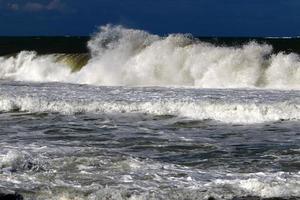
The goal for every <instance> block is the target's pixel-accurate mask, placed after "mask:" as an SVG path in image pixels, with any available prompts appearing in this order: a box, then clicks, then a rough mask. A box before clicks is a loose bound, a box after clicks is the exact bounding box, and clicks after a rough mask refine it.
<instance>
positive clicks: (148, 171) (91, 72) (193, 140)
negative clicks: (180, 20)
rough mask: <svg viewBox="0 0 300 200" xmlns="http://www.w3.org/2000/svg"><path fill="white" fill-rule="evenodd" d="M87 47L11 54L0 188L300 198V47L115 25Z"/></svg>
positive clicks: (35, 194)
mask: <svg viewBox="0 0 300 200" xmlns="http://www.w3.org/2000/svg"><path fill="white" fill-rule="evenodd" d="M66 40H67V39H66ZM261 40H262V39H261ZM284 40H287V41H289V39H284ZM73 42H74V41H73ZM0 43H1V41H0ZM233 43H234V41H233ZM87 46H88V52H81V51H79V50H78V51H71V52H68V51H65V49H64V51H58V50H57V51H55V52H52V53H50V54H49V53H46V54H45V53H43V52H42V53H41V52H39V50H37V51H33V50H32V49H31V48H29V49H30V51H28V49H27V48H24V51H21V52H13V53H11V52H10V53H9V54H7V55H3V56H2V57H0V79H1V80H0V191H3V192H5V193H14V192H17V193H19V194H21V195H22V196H23V197H24V198H25V199H90V200H94V199H95V200H96V199H200V200H201V199H203V200H206V199H212V198H214V199H230V200H231V199H262V198H264V199H267V198H275V197H278V198H281V199H300V131H299V129H300V123H299V120H300V91H299V89H300V57H299V55H298V54H297V53H293V52H288V51H278V49H276V48H275V50H273V46H272V45H270V44H267V43H262V42H257V41H254V40H251V41H250V42H246V43H243V44H238V45H223V44H216V42H213V41H207V40H200V39H197V38H193V37H192V36H191V35H183V34H172V35H169V36H165V37H161V36H157V35H153V34H150V33H148V32H145V31H142V30H133V29H126V28H123V27H121V26H111V25H108V26H104V27H101V29H100V30H99V33H97V34H95V35H94V36H93V37H92V38H91V39H90V40H89V42H88V44H87ZM0 47H1V45H0ZM22 48H23V47H22ZM65 48H66V47H65ZM45 49H46V47H45ZM45 52H47V51H46V50H45Z"/></svg>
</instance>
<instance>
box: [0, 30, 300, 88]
mask: <svg viewBox="0 0 300 200" xmlns="http://www.w3.org/2000/svg"><path fill="white" fill-rule="evenodd" d="M88 47H89V49H90V56H91V58H90V59H89V60H88V61H85V62H82V63H83V64H81V65H79V67H78V66H77V69H78V71H77V70H70V67H68V63H62V62H57V59H54V58H53V55H48V56H37V55H36V54H35V53H32V52H21V53H20V54H19V55H18V56H16V57H10V58H4V57H2V58H0V78H2V79H7V78H11V79H13V80H28V81H59V82H71V83H84V84H94V85H130V86H150V85H151V86H192V87H198V88H280V89H299V86H300V57H299V55H297V54H294V53H291V54H285V53H283V52H280V53H278V54H274V53H272V46H270V45H267V44H258V43H256V42H250V43H248V44H246V45H243V46H238V47H223V46H215V45H212V44H210V43H206V42H201V41H200V40H198V39H196V38H193V37H191V36H190V35H184V34H171V35H169V36H166V37H160V36H157V35H153V34H150V33H148V32H145V31H142V30H135V29H127V28H124V27H122V26H112V25H107V26H103V27H101V28H100V31H99V33H97V34H95V35H94V36H93V37H92V39H91V40H90V41H89V43H88ZM76 62H77V61H76ZM85 63H86V64H85ZM82 65H84V66H83V67H82V68H81V70H79V69H80V67H81V66H82ZM74 71H75V72H74Z"/></svg>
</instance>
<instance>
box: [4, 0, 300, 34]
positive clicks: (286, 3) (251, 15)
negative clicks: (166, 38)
mask: <svg viewBox="0 0 300 200" xmlns="http://www.w3.org/2000/svg"><path fill="white" fill-rule="evenodd" d="M107 23H111V24H121V25H124V26H127V27H131V28H138V29H144V30H148V31H150V32H152V33H156V34H160V35H164V34H168V33H175V32H176V33H192V34H194V35H197V36H296V35H300V0H0V25H1V27H0V35H90V34H91V33H93V32H95V31H96V27H97V26H100V25H105V24H107Z"/></svg>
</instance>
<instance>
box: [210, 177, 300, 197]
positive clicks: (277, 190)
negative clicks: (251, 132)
mask: <svg viewBox="0 0 300 200" xmlns="http://www.w3.org/2000/svg"><path fill="white" fill-rule="evenodd" d="M209 185H214V187H215V186H216V185H219V186H221V187H225V186H226V187H232V188H234V190H235V191H240V193H241V194H244V196H247V195H251V196H259V197H262V198H271V197H299V196H300V190H299V188H300V174H299V173H285V172H277V173H254V174H247V175H244V176H242V177H238V178H237V179H233V180H226V179H218V180H215V181H214V182H213V183H210V184H209Z"/></svg>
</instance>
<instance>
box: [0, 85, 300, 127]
mask: <svg viewBox="0 0 300 200" xmlns="http://www.w3.org/2000/svg"><path fill="white" fill-rule="evenodd" d="M19 89H20V88H19ZM36 89H39V90H42V91H43V92H45V94H44V93H39V92H38V91H37V90H36ZM31 90H32V91H31V92H34V93H33V94H30V93H28V94H27V95H25V96H23V95H20V96H18V95H17V96H16V94H14V95H13V96H10V95H9V94H7V95H3V94H2V95H1V96H0V97H1V98H0V111H12V110H21V111H29V112H59V113H63V114H73V113H81V112H87V113H146V114H152V115H174V116H179V117H187V118H191V119H198V120H203V119H213V120H217V121H221V122H226V123H261V122H268V121H277V120H299V119H300V106H299V103H298V102H297V101H296V99H294V101H289V100H282V99H280V98H279V97H278V96H277V97H276V98H279V99H277V101H275V102H270V101H267V100H266V99H263V100H259V99H250V100H249V99H248V100H247V99H246V100H244V101H241V100H243V98H244V97H241V99H239V100H230V99H228V98H229V97H226V96H224V97H223V99H222V101H215V100H210V99H209V98H208V99H207V98H201V99H193V98H191V97H187V98H182V97H180V96H178V97H176V96H175V97H174V98H163V96H164V92H165V91H161V95H162V96H161V97H159V96H158V97H151V95H157V94H155V93H152V94H151V93H149V92H148V93H147V92H145V93H141V94H135V93H134V90H132V91H131V92H132V93H131V92H130V93H127V94H123V95H124V96H122V95H121V94H120V95H119V96H114V97H110V96H109V94H105V93H101V92H100V91H95V92H96V93H95V94H93V93H88V92H87V93H80V92H79V91H77V92H76V91H72V90H70V88H67V89H64V90H63V91H57V93H54V94H51V92H52V89H51V87H50V88H48V89H46V88H34V87H32V89H31ZM53 90H55V89H53ZM112 90H113V89H112ZM175 91H176V90H175ZM14 92H17V91H16V90H14ZM20 92H22V91H20ZM125 92H126V91H124V93H125ZM127 92H128V91H127ZM257 92H258V94H257V95H258V96H259V95H262V94H263V93H264V91H261V92H259V91H257ZM98 93H99V94H98ZM112 93H113V91H112ZM224 94H226V92H225V93H224ZM275 94H277V95H279V94H280V92H278V93H275ZM45 95H46V96H45ZM71 95H73V96H71ZM93 95H96V96H93ZM105 95H106V96H108V97H110V98H108V99H107V97H105ZM183 95H184V94H183ZM190 95H191V96H192V95H193V94H190ZM198 95H199V94H198ZM228 95H229V96H230V95H234V94H230V93H229V94H228ZM235 95H236V96H235V97H234V96H233V98H240V97H239V96H238V95H241V94H235ZM283 95H285V94H283ZM83 96H85V97H84V98H82V97H83ZM275 96H276V95H275ZM195 97H196V98H197V95H196V94H195ZM266 97H270V98H272V96H268V94H266V95H265V97H260V98H266ZM119 98H123V100H120V99H119ZM140 98H143V99H144V100H141V99H140ZM226 98H227V99H226ZM281 98H282V97H281ZM298 100H299V98H298ZM259 101H262V102H259Z"/></svg>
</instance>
